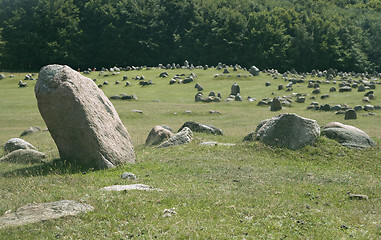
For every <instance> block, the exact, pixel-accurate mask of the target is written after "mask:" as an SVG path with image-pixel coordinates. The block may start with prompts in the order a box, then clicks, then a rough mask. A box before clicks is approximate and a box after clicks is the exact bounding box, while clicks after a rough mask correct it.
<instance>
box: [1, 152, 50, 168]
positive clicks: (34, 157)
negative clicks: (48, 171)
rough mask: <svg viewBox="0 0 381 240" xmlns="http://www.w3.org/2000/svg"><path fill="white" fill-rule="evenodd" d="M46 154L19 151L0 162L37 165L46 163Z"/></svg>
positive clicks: (6, 156)
mask: <svg viewBox="0 0 381 240" xmlns="http://www.w3.org/2000/svg"><path fill="white" fill-rule="evenodd" d="M45 158H46V155H45V153H42V152H39V151H36V150H33V149H17V150H15V151H12V152H11V153H9V154H7V155H5V156H4V157H2V158H0V162H3V161H4V162H10V163H23V164H35V163H43V162H46V159H45Z"/></svg>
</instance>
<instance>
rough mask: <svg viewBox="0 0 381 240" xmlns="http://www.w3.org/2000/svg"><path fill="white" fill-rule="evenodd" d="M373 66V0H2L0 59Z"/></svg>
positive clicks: (380, 56) (378, 12) (380, 29)
mask: <svg viewBox="0 0 381 240" xmlns="http://www.w3.org/2000/svg"><path fill="white" fill-rule="evenodd" d="M185 59H187V60H188V61H189V62H190V63H193V64H194V65H203V64H209V65H214V64H217V63H218V62H223V63H226V64H236V63H237V64H240V65H242V66H246V67H247V66H250V65H256V66H257V67H258V68H260V69H267V68H276V69H278V70H279V71H285V70H290V69H292V68H295V69H296V70H298V71H311V70H312V69H320V70H323V69H328V68H336V69H338V70H342V71H381V1H380V0H332V1H330V0H262V1H258V0H186V1H185V0H182V1H180V0H86V1H85V0H0V69H1V70H38V69H39V68H40V67H42V66H43V65H46V64H50V63H60V64H67V65H69V66H71V67H73V68H87V67H98V68H99V67H102V66H104V67H110V66H115V65H116V66H128V65H130V66H131V65H135V66H140V65H148V66H156V65H158V64H159V63H162V64H167V63H170V64H171V63H183V62H184V60H185Z"/></svg>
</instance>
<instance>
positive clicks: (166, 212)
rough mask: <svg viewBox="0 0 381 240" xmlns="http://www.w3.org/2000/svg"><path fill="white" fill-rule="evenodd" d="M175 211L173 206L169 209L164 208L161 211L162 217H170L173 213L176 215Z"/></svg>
mask: <svg viewBox="0 0 381 240" xmlns="http://www.w3.org/2000/svg"><path fill="white" fill-rule="evenodd" d="M176 214H177V212H176V211H175V208H170V209H164V211H163V217H172V216H173V215H176Z"/></svg>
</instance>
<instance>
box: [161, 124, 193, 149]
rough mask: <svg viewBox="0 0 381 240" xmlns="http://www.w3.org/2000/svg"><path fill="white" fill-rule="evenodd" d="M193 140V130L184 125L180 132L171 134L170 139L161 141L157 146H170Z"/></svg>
mask: <svg viewBox="0 0 381 240" xmlns="http://www.w3.org/2000/svg"><path fill="white" fill-rule="evenodd" d="M192 140H193V132H192V130H190V129H189V128H187V127H184V128H183V129H182V130H181V131H180V132H178V133H176V134H175V135H173V136H172V137H171V138H170V139H168V140H167V141H165V142H163V143H162V144H160V145H159V146H158V148H163V147H171V146H177V145H182V144H185V143H189V142H190V141H192Z"/></svg>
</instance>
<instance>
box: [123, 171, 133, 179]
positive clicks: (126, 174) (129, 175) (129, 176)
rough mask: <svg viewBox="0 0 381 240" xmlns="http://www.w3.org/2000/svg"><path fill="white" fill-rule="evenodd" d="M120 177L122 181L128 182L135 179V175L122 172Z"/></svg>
mask: <svg viewBox="0 0 381 240" xmlns="http://www.w3.org/2000/svg"><path fill="white" fill-rule="evenodd" d="M120 177H121V178H122V179H130V180H135V179H136V175H135V174H133V173H130V172H124V173H122V175H120Z"/></svg>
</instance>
